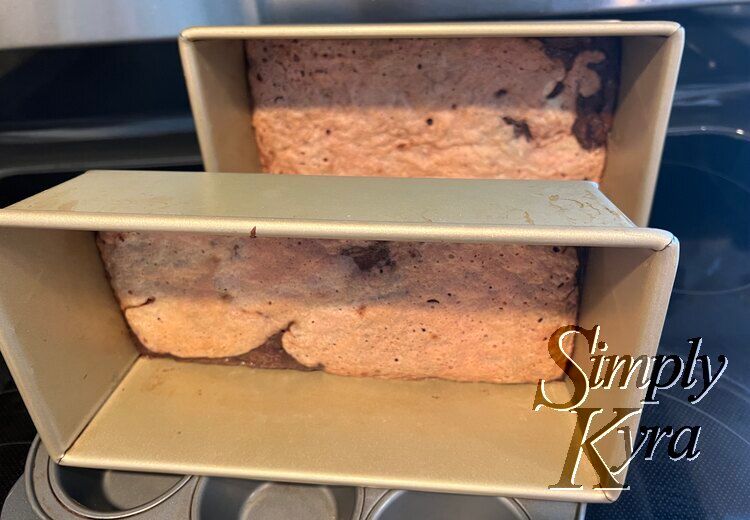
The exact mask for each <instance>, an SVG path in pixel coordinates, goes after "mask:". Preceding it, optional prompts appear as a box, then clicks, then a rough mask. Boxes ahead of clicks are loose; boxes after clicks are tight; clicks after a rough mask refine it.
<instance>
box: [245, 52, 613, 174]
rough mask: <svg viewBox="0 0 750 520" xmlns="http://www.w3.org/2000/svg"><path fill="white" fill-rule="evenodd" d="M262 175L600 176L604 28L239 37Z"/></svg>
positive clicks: (608, 77) (608, 105)
mask: <svg viewBox="0 0 750 520" xmlns="http://www.w3.org/2000/svg"><path fill="white" fill-rule="evenodd" d="M246 55H247V60H248V78H249V85H250V92H251V97H252V103H253V115H252V121H253V126H254V129H255V136H256V141H257V145H258V150H259V155H260V159H261V164H262V166H263V169H264V170H265V171H268V172H272V173H301V174H333V175H378V176H395V177H477V178H514V179H545V178H548V179H578V180H580V179H588V180H594V181H599V180H600V179H601V175H602V172H603V169H604V164H605V159H606V140H607V133H608V132H609V129H610V127H611V122H612V113H613V109H614V103H615V98H616V93H617V76H618V72H617V71H618V68H619V46H618V40H617V39H614V38H546V39H536V38H453V39H374V40H354V39H352V40H302V39H301V40H249V41H247V42H246Z"/></svg>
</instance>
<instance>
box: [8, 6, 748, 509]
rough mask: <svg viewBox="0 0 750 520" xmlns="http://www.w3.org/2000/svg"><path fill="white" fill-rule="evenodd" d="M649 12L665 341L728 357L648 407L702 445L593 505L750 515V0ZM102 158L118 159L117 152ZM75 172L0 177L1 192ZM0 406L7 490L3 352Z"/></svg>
mask: <svg viewBox="0 0 750 520" xmlns="http://www.w3.org/2000/svg"><path fill="white" fill-rule="evenodd" d="M631 18H632V16H631ZM639 18H643V17H642V16H640V17H639ZM651 18H652V19H674V20H677V21H679V22H680V23H682V24H683V25H684V26H685V27H686V35H687V46H686V51H685V57H684V61H683V68H682V71H681V76H680V83H679V85H678V93H677V95H676V98H675V107H674V110H673V116H672V121H671V124H670V135H669V137H668V139H667V142H666V146H665V151H664V158H663V162H662V167H661V171H660V175H659V182H658V186H657V191H656V198H655V202H654V208H653V213H652V218H651V223H650V225H651V226H652V227H659V228H664V229H667V230H669V231H672V232H673V233H674V234H675V235H676V236H677V237H678V238H679V240H680V243H681V255H680V267H679V269H678V274H677V279H676V283H675V288H674V291H673V294H672V299H671V303H670V306H669V311H668V314H667V319H666V324H665V328H664V332H663V335H662V338H661V343H660V349H659V353H661V354H680V355H682V356H683V357H684V356H685V355H686V354H687V352H688V350H689V344H688V342H687V340H688V339H689V338H694V337H698V336H700V337H702V338H703V343H702V346H701V350H702V352H703V353H706V354H709V355H710V356H711V357H712V359H716V357H717V356H719V355H721V354H723V355H725V356H726V357H727V358H728V368H727V370H726V372H725V373H724V375H723V377H722V378H721V379H720V380H719V381H718V383H717V385H716V387H715V388H714V389H713V390H712V391H711V392H710V393H709V394H708V396H707V397H706V399H704V400H703V401H701V402H700V403H699V404H697V405H690V404H688V403H687V402H686V401H685V399H684V396H683V395H680V392H681V390H680V389H679V388H672V389H670V390H669V391H666V392H663V395H664V398H663V399H662V402H661V404H660V405H658V406H647V407H646V409H645V410H644V413H643V416H642V420H641V423H642V424H645V425H695V426H701V428H702V429H701V434H700V438H699V444H698V445H699V448H700V450H701V455H700V457H699V458H698V459H696V460H695V461H692V462H690V461H685V460H682V461H672V460H670V459H669V458H668V456H667V453H666V450H657V451H656V455H655V457H654V459H653V460H644V459H643V458H636V460H635V461H634V462H633V463H632V464H631V465H630V468H629V472H628V482H627V483H628V484H629V485H630V486H631V491H625V492H623V493H622V495H621V497H620V499H619V500H618V501H617V502H616V503H614V504H607V505H591V506H589V507H588V508H587V512H586V515H587V518H590V519H599V518H608V519H620V518H621V519H630V518H679V519H688V518H726V519H738V518H750V482H748V479H747V476H748V475H750V422H749V421H748V420H747V417H748V416H750V349H749V348H747V346H746V344H745V343H746V342H747V341H748V340H750V124H748V123H750V102H749V101H750V60H748V59H747V56H748V55H750V53H749V52H748V46H750V6H746V5H740V4H738V5H729V6H725V7H714V8H710V9H695V10H687V11H680V12H672V13H655V14H653V15H652V16H651ZM184 110H186V111H187V110H189V109H188V107H187V106H185V107H184ZM746 132H748V133H746ZM195 153H196V154H197V150H196V151H195ZM189 155H190V154H189V153H183V154H182V155H181V157H187V156H189ZM97 160H99V161H100V165H101V164H102V163H101V159H100V158H98V159H97ZM118 160H119V159H118ZM183 162H184V161H183ZM166 163H167V164H168V163H169V161H166ZM159 164H160V163H159V162H158V161H157V162H156V163H155V164H154V166H158V165H159ZM161 164H164V162H163V161H162V162H161ZM106 166H108V167H113V168H116V167H118V166H122V165H121V164H119V163H118V162H117V160H115V161H113V162H112V163H110V164H106ZM139 166H140V167H146V165H139ZM196 167H197V165H196ZM180 169H185V168H184V167H181V168H180ZM45 171H49V169H48V168H47V169H45ZM75 173H76V172H73V171H72V170H71V171H64V172H62V173H57V174H52V173H46V174H45V175H24V176H12V177H4V178H2V177H0V197H2V204H3V205H4V204H9V203H11V202H12V201H13V200H20V199H21V198H24V197H25V196H28V195H30V194H32V193H34V192H37V191H40V190H41V189H44V188H46V187H49V186H51V185H53V184H56V183H58V182H61V181H62V180H65V179H66V178H68V177H69V176H71V175H73V174H75ZM0 417H2V420H0V497H4V496H5V495H6V494H7V493H8V491H9V490H10V489H11V487H12V486H13V484H14V483H15V482H16V480H17V479H18V478H19V476H20V475H21V473H22V471H23V467H24V462H25V459H26V454H27V452H28V450H29V447H30V446H31V444H32V441H33V439H34V435H35V431H34V428H33V425H32V423H31V421H30V419H29V417H28V414H27V413H26V411H25V409H24V407H23V403H22V401H21V399H20V397H19V395H18V392H17V391H16V390H15V387H14V386H13V383H12V381H11V380H10V377H9V375H8V373H7V369H6V368H5V366H4V365H2V361H1V360H0ZM394 500H395V499H394ZM393 510H398V509H392V511H393Z"/></svg>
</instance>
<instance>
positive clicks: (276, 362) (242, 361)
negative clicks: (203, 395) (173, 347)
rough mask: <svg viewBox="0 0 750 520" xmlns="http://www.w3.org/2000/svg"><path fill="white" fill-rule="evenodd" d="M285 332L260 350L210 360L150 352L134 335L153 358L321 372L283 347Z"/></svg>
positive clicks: (139, 347) (268, 341)
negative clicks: (282, 338) (282, 341)
mask: <svg viewBox="0 0 750 520" xmlns="http://www.w3.org/2000/svg"><path fill="white" fill-rule="evenodd" d="M284 332H285V331H284V330H280V331H279V332H277V333H276V334H274V335H273V336H271V337H270V338H268V339H267V340H266V342H265V343H263V345H261V346H260V347H258V348H254V349H252V350H249V351H247V352H245V353H244V354H239V355H237V356H230V357H223V358H208V357H191V358H184V357H179V356H174V355H172V354H161V353H157V352H153V351H151V350H149V349H148V348H147V347H146V346H144V345H143V343H141V342H140V341H139V340H138V338H137V336H136V335H135V334H133V333H132V331H131V335H132V336H133V341H134V343H135V345H136V347H137V348H138V351H139V352H140V353H141V355H143V356H146V357H152V358H168V359H175V360H177V361H188V362H191V363H195V362H197V363H208V364H211V365H241V366H246V367H250V368H265V369H284V370H304V371H306V372H311V371H314V370H320V369H321V368H322V367H307V366H305V365H303V364H301V363H299V362H297V360H296V359H294V358H293V357H292V356H290V355H289V354H288V353H287V351H286V350H284V347H282V346H281V336H282V335H283V334H284Z"/></svg>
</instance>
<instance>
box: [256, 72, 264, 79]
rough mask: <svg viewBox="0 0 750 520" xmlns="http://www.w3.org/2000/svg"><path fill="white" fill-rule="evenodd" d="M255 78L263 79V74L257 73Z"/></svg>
mask: <svg viewBox="0 0 750 520" xmlns="http://www.w3.org/2000/svg"><path fill="white" fill-rule="evenodd" d="M255 79H257V80H258V81H263V76H261V75H260V72H259V73H257V74H256V75H255Z"/></svg>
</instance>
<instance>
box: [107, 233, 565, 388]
mask: <svg viewBox="0 0 750 520" xmlns="http://www.w3.org/2000/svg"><path fill="white" fill-rule="evenodd" d="M97 242H98V245H99V248H100V251H101V254H102V258H103V260H104V263H105V266H106V268H107V271H108V272H109V275H110V279H111V282H112V286H113V289H114V292H115V295H116V297H117V299H118V301H119V302H120V305H121V307H122V309H123V311H124V313H125V316H126V319H127V321H128V323H129V325H130V327H131V329H132V331H133V333H134V334H135V336H136V337H137V339H138V341H140V343H141V344H142V345H143V347H144V348H146V349H148V351H151V352H154V353H157V354H161V355H172V356H176V357H181V358H211V359H219V358H231V357H234V356H243V355H246V354H247V353H248V352H251V351H253V350H254V349H259V348H261V347H262V348H263V349H264V350H268V349H269V346H268V345H269V343H268V341H267V340H268V339H269V338H276V341H277V342H278V335H279V334H280V335H281V338H280V341H281V346H282V348H283V351H284V352H285V353H286V354H288V355H290V356H291V357H292V358H293V360H294V363H299V364H300V365H301V366H303V367H307V368H311V369H321V370H325V371H326V372H330V373H333V374H340V375H351V376H379V377H387V378H405V379H418V378H427V377H438V378H445V379H451V380H458V381H489V382H500V383H509V382H515V383H517V382H535V381H537V380H538V379H539V378H542V377H544V378H555V377H559V376H560V375H561V371H560V369H559V368H558V367H557V366H556V365H555V364H554V362H553V361H552V360H551V359H550V356H549V354H548V352H547V339H548V337H549V336H550V334H551V333H552V331H554V330H555V329H557V328H558V327H560V326H563V325H569V324H573V323H575V322H576V312H577V311H576V309H577V300H578V281H577V279H576V272H577V269H578V257H577V254H576V252H575V250H574V248H564V247H544V246H514V245H501V244H445V243H406V242H365V241H342V240H311V239H306V240H295V239H271V238H257V239H256V238H251V237H249V236H213V235H199V234H180V233H158V232H148V233H141V232H126V233H115V232H103V233H99V235H98V239H97ZM273 352H274V356H277V357H278V356H282V355H284V353H283V352H281V351H280V350H279V349H278V348H275V350H274V351H273ZM267 355H268V354H267V353H266V358H264V359H266V364H264V365H258V366H265V367H274V366H282V365H280V364H278V363H277V364H276V365H274V363H273V362H269V361H268V360H267ZM278 359H281V357H278ZM294 363H290V362H289V361H288V360H287V361H286V362H285V364H283V367H287V368H288V367H292V366H294Z"/></svg>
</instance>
